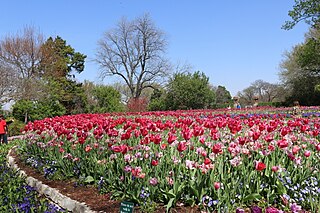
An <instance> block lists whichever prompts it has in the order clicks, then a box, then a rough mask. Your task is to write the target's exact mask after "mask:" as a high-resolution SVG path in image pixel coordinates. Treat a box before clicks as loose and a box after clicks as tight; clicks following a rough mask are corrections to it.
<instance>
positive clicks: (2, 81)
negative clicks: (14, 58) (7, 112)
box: [0, 64, 17, 108]
mask: <svg viewBox="0 0 320 213" xmlns="http://www.w3.org/2000/svg"><path fill="white" fill-rule="evenodd" d="M0 76H1V78H0V106H1V105H3V104H5V103H7V102H9V101H10V100H11V98H10V97H11V96H12V93H13V92H14V91H15V86H14V85H15V81H16V79H17V75H16V73H15V72H14V71H13V70H12V68H11V67H8V66H5V65H3V64H0ZM0 108H1V107H0Z"/></svg>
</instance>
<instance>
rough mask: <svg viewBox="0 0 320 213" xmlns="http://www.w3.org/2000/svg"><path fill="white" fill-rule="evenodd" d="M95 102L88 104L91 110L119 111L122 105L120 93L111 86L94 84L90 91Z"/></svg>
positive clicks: (101, 111) (122, 108)
mask: <svg viewBox="0 0 320 213" xmlns="http://www.w3.org/2000/svg"><path fill="white" fill-rule="evenodd" d="M92 96H93V99H94V100H95V101H96V103H95V104H93V105H91V106H90V111H92V112H99V113H104V112H121V111H123V110H124V106H123V104H122V103H121V95H120V93H119V92H118V91H117V90H115V89H114V88H113V87H112V86H104V85H95V86H94V88H93V91H92Z"/></svg>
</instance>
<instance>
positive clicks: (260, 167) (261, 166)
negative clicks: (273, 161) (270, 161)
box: [255, 161, 266, 171]
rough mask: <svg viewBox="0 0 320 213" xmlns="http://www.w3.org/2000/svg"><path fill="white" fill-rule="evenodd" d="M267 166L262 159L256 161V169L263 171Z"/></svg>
mask: <svg viewBox="0 0 320 213" xmlns="http://www.w3.org/2000/svg"><path fill="white" fill-rule="evenodd" d="M265 168H266V164H264V163H262V162H260V161H257V162H256V165H255V169H256V170H257V171H262V170H264V169H265Z"/></svg>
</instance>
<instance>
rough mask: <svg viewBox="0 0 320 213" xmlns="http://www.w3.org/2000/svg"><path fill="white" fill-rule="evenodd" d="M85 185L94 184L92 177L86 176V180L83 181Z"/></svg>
mask: <svg viewBox="0 0 320 213" xmlns="http://www.w3.org/2000/svg"><path fill="white" fill-rule="evenodd" d="M84 182H85V183H92V182H94V178H93V177H92V176H87V177H86V179H85V180H84Z"/></svg>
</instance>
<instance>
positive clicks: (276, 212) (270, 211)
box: [266, 207, 281, 213]
mask: <svg viewBox="0 0 320 213" xmlns="http://www.w3.org/2000/svg"><path fill="white" fill-rule="evenodd" d="M280 212H281V211H279V209H277V208H275V207H268V208H266V213H280Z"/></svg>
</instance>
